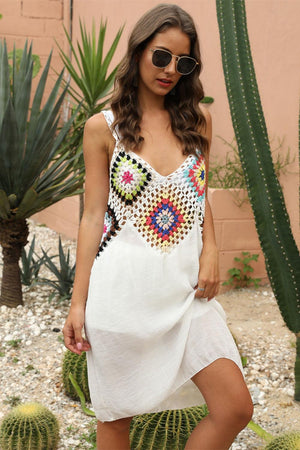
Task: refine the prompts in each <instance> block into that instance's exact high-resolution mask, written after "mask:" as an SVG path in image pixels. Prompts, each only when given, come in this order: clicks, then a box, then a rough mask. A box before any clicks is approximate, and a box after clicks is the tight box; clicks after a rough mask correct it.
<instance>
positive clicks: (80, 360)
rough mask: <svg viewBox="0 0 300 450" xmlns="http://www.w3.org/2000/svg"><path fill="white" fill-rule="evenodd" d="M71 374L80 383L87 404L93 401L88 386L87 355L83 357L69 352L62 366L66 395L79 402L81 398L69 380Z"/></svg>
mask: <svg viewBox="0 0 300 450" xmlns="http://www.w3.org/2000/svg"><path fill="white" fill-rule="evenodd" d="M69 373H71V374H72V375H73V377H74V379H75V381H76V382H77V383H78V385H79V387H80V389H81V391H82V392H83V395H84V397H85V399H86V401H87V402H90V401H91V398H90V391H89V386H88V376H87V363H86V353H85V352H82V353H81V355H77V354H76V353H73V352H71V351H70V350H67V351H66V353H65V355H64V359H63V366H62V379H63V385H64V388H65V393H66V394H67V396H68V397H70V398H72V399H73V400H79V396H78V394H77V392H76V390H75V388H74V386H73V384H72V383H71V380H70V378H69Z"/></svg>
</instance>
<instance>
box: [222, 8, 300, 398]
mask: <svg viewBox="0 0 300 450" xmlns="http://www.w3.org/2000/svg"><path fill="white" fill-rule="evenodd" d="M216 4H217V16H218V24H219V32H220V39H221V50H222V61H223V70H224V75H225V82H226V88H227V95H228V100H229V106H230V111H231V117H232V122H233V127H234V131H235V136H236V140H237V144H238V150H239V155H240V159H241V163H242V167H243V172H244V175H245V179H246V184H247V189H248V194H249V198H250V202H251V205H252V208H253V212H254V217H255V223H256V228H257V232H258V236H259V239H260V243H261V247H262V250H263V253H264V256H265V260H266V269H267V272H268V276H269V279H270V282H271V286H272V289H273V291H274V295H275V297H276V300H277V303H278V306H279V309H280V311H281V314H282V317H283V319H284V320H285V323H286V325H287V326H288V328H289V329H290V330H291V331H292V332H294V333H295V335H296V340H297V345H296V348H297V356H296V365H295V378H296V386H295V399H296V400H300V256H299V251H298V248H297V246H296V243H295V240H294V237H293V234H292V231H291V226H290V220H289V216H288V214H287V210H286V205H285V202H284V198H283V194H282V189H281V187H280V184H279V182H278V179H277V177H276V175H275V171H274V165H273V162H272V156H271V152H270V143H269V139H268V133H267V128H266V123H265V119H264V115H263V110H262V106H261V101H260V96H259V91H258V86H257V82H256V77H255V71H254V66H253V60H252V56H251V49H250V44H249V38H248V32H247V22H246V12H245V2H244V0H240V1H235V0H228V1H226V2H225V1H223V0H216Z"/></svg>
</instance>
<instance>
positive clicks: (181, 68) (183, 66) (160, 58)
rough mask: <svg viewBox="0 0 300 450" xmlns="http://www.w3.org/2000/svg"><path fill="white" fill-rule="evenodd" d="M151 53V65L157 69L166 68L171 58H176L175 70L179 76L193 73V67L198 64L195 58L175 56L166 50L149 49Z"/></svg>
mask: <svg viewBox="0 0 300 450" xmlns="http://www.w3.org/2000/svg"><path fill="white" fill-rule="evenodd" d="M149 50H150V52H152V64H153V65H154V66H155V67H158V68H159V69H163V68H164V67H167V66H168V65H169V64H170V62H171V61H172V58H173V57H174V58H176V70H177V72H178V73H180V75H189V74H190V73H192V72H193V70H194V69H195V67H196V66H197V65H198V64H199V63H198V62H197V61H196V60H195V58H192V57H191V56H177V55H173V54H172V53H171V52H169V51H168V50H162V49H154V48H150V49H149Z"/></svg>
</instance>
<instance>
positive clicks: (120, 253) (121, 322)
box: [85, 110, 243, 422]
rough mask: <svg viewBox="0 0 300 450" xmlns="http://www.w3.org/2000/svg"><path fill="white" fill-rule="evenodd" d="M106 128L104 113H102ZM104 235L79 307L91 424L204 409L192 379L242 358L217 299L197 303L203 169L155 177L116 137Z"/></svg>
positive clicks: (197, 164)
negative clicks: (81, 309)
mask: <svg viewBox="0 0 300 450" xmlns="http://www.w3.org/2000/svg"><path fill="white" fill-rule="evenodd" d="M103 114H104V117H105V119H106V121H107V123H108V125H109V127H110V128H111V124H112V122H113V120H114V117H113V113H112V111H111V110H107V111H103ZM111 131H112V134H113V136H114V138H115V140H116V145H115V148H114V152H113V156H112V160H111V164H110V192H109V198H108V205H107V211H106V214H105V219H104V230H103V236H102V240H101V243H100V247H99V251H98V254H97V256H96V258H95V260H94V263H93V266H92V270H91V276H90V283H89V292H88V298H87V303H86V316H85V331H86V335H87V338H88V340H89V342H90V344H91V350H90V351H88V352H87V364H88V382H89V389H90V395H91V401H92V406H93V408H94V411H95V414H96V417H97V419H98V420H100V421H102V422H105V421H112V420H116V419H120V418H123V417H128V416H134V415H137V414H143V413H150V412H158V411H163V410H166V409H181V408H185V407H189V406H195V405H199V404H203V403H204V399H203V397H202V395H201V393H200V392H199V390H198V388H197V387H196V386H195V384H194V383H193V382H192V381H191V380H190V378H191V377H192V376H193V375H195V374H196V373H197V372H198V371H199V370H201V369H203V368H204V367H206V366H207V365H209V364H211V363H212V362H213V361H215V360H216V359H218V358H229V359H231V360H233V361H234V362H235V363H236V364H237V365H238V367H239V368H240V370H241V371H242V373H243V369H242V365H241V358H240V355H239V352H238V350H237V347H236V345H235V342H234V340H233V337H232V335H231V333H230V331H229V329H228V327H227V325H226V316H225V312H224V310H223V308H222V306H221V305H220V304H219V303H218V302H217V300H216V299H212V300H210V301H209V302H208V301H207V299H203V300H199V299H197V298H195V297H194V296H195V290H194V287H195V285H196V284H197V281H198V273H199V256H200V254H201V250H202V225H203V219H204V211H205V208H204V206H205V181H206V176H205V164H204V158H203V157H202V155H199V157H196V156H194V155H189V156H188V157H187V158H186V159H185V161H184V162H183V163H182V164H181V165H180V167H178V169H177V170H175V171H174V172H172V173H171V174H170V175H168V176H162V175H160V174H159V173H158V172H157V171H156V170H154V169H153V167H151V165H150V164H149V163H147V162H146V161H144V160H143V159H142V158H141V157H139V156H138V155H137V154H136V153H135V152H132V151H127V152H126V151H125V150H124V148H123V146H122V145H121V144H120V143H119V139H118V135H117V133H116V132H115V131H113V130H112V128H111Z"/></svg>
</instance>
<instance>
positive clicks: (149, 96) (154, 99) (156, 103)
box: [138, 86, 165, 112]
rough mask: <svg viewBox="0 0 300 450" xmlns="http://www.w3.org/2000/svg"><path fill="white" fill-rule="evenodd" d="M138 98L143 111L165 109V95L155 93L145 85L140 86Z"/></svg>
mask: <svg viewBox="0 0 300 450" xmlns="http://www.w3.org/2000/svg"><path fill="white" fill-rule="evenodd" d="M138 100H139V105H140V108H141V110H142V111H143V112H150V111H152V112H153V111H163V110H165V106H164V103H165V97H164V96H163V95H155V94H153V92H151V91H149V90H147V89H145V88H144V87H143V86H139V89H138Z"/></svg>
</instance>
